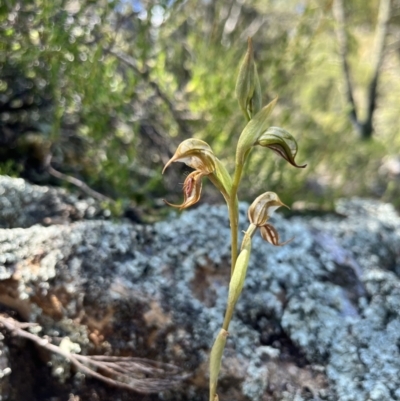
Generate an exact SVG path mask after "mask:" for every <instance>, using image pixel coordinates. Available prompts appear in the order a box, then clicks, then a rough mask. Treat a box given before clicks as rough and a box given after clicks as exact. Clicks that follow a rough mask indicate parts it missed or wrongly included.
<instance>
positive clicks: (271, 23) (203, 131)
mask: <svg viewBox="0 0 400 401" xmlns="http://www.w3.org/2000/svg"><path fill="white" fill-rule="evenodd" d="M331 5H332V2H329V1H322V2H320V1H316V0H307V1H302V2H298V1H294V0H289V1H287V2H284V3H280V2H272V1H261V0H248V1H246V2H233V3H232V2H224V1H222V0H218V1H212V2H198V1H195V0H188V1H185V2H184V1H175V2H167V1H165V2H160V1H155V0H150V1H146V2H140V3H139V2H138V3H137V4H136V6H135V7H136V8H135V9H132V7H131V6H130V5H129V3H127V2H119V1H114V2H110V1H106V0H100V1H96V2H93V1H89V0H83V1H81V2H78V1H74V0H56V1H53V2H48V1H44V0H33V1H31V2H16V1H8V2H3V3H1V5H0V30H1V32H0V33H1V35H2V38H3V40H2V41H1V42H0V121H1V124H0V145H1V146H0V163H4V162H7V161H8V160H14V161H15V164H16V165H18V166H22V171H21V174H22V175H23V176H25V177H28V178H30V179H31V180H34V181H36V182H40V183H44V182H48V181H49V180H50V179H51V182H54V178H50V175H49V173H48V170H47V168H46V165H47V164H46V163H48V161H49V159H50V158H51V165H52V167H53V168H55V169H56V170H59V171H61V172H63V173H65V174H68V175H71V176H74V177H77V178H79V179H81V180H83V181H84V182H86V183H87V184H88V185H89V186H91V187H92V188H93V189H95V190H97V191H99V192H101V193H103V194H105V195H107V196H109V197H111V198H113V199H115V200H118V199H124V202H123V203H124V204H128V203H129V201H133V202H134V203H136V204H143V205H147V206H150V207H154V206H155V205H158V204H159V203H160V199H161V198H163V197H164V196H165V191H166V190H168V192H169V193H171V192H173V193H175V194H176V197H177V196H178V194H179V192H180V187H179V185H177V184H176V182H177V181H176V177H177V175H178V173H176V174H177V175H176V176H171V177H168V178H170V179H169V180H166V181H164V182H163V181H162V180H161V165H162V162H165V161H166V160H168V158H169V157H170V156H171V154H172V151H173V148H174V146H175V145H176V144H177V143H179V142H180V141H181V140H183V139H185V138H188V137H191V136H195V137H196V138H199V139H202V140H204V141H206V142H208V143H209V144H210V145H211V146H212V148H213V149H214V150H215V151H216V152H217V153H218V154H219V155H220V160H221V162H222V163H224V164H225V165H226V166H227V167H228V168H232V167H233V166H234V163H235V160H234V158H233V157H232V155H231V154H230V152H229V151H226V149H230V148H231V146H232V144H233V143H235V142H236V141H237V139H238V137H239V134H240V131H241V128H240V127H241V125H242V118H241V116H240V113H239V112H238V111H237V101H236V99H235V96H234V91H232V88H234V87H235V79H236V75H237V73H238V65H239V63H240V60H242V57H243V51H242V50H243V43H244V42H245V41H246V39H247V37H248V36H254V38H255V39H254V51H255V55H256V59H257V60H258V63H257V67H258V76H259V79H260V82H261V84H262V86H264V87H265V86H267V88H268V89H267V91H264V92H262V103H263V104H267V103H269V102H270V101H271V100H272V99H274V98H275V97H276V96H277V95H278V94H279V102H278V105H277V107H276V109H275V111H274V113H273V115H272V120H271V125H272V126H284V127H285V129H287V130H288V131H289V132H290V133H291V134H293V135H294V136H295V137H296V138H297V139H299V140H301V143H302V147H301V149H300V151H299V152H300V153H299V155H298V157H299V159H300V160H302V161H303V160H304V161H305V162H306V163H308V168H307V170H305V171H301V172H298V173H294V172H292V171H290V170H289V171H286V169H285V171H284V170H281V169H280V168H277V167H278V166H279V164H280V163H282V161H280V160H278V159H277V158H274V157H265V154H264V152H262V150H261V149H258V150H254V151H253V152H252V153H251V155H250V158H249V161H248V163H247V165H246V166H245V171H246V174H247V175H248V177H249V180H248V181H247V183H248V184H246V183H244V185H243V187H242V188H241V195H242V196H244V198H245V199H247V200H250V199H252V198H253V197H254V195H256V194H257V193H258V191H259V190H260V188H261V187H262V185H261V184H260V183H262V182H268V184H269V186H270V187H269V189H271V190H273V191H279V193H281V194H282V197H285V198H286V199H292V200H293V201H295V200H298V201H306V202H311V203H314V204H315V203H316V204H320V205H324V206H329V204H330V203H331V202H332V197H338V196H351V195H362V196H378V197H382V196H384V197H385V199H386V200H389V201H391V200H393V199H395V198H394V196H395V195H394V194H395V192H394V191H393V190H389V189H388V188H392V187H395V186H396V185H395V184H394V181H393V177H391V176H388V177H386V178H385V177H382V176H380V175H379V174H378V171H381V170H380V168H379V167H380V165H381V164H382V160H383V158H384V157H386V156H395V155H396V154H398V153H399V151H400V140H399V138H400V135H399V127H400V114H399V113H398V107H396V105H397V103H398V101H397V100H398V94H399V93H400V79H399V78H400V76H399V75H400V66H399V58H398V56H397V55H396V52H394V51H388V52H386V56H385V60H384V68H383V69H382V74H381V77H380V81H379V82H380V84H379V88H378V89H379V99H378V109H377V112H376V114H375V119H374V128H375V136H374V139H373V145H368V144H361V143H360V142H359V140H358V138H357V137H356V135H355V134H354V133H353V132H352V127H351V125H350V123H349V122H348V120H347V115H346V108H347V104H346V99H345V96H344V93H343V76H342V71H341V68H340V62H339V58H338V52H337V41H336V37H335V32H334V26H335V23H334V20H333V18H332V12H331V11H332V10H331ZM378 6H379V2H378V1H377V0H376V1H375V0H374V1H373V2H367V3H366V2H362V1H355V2H350V3H349V2H346V9H345V11H346V19H347V22H348V27H347V28H348V29H347V32H348V34H349V39H350V40H349V50H350V55H349V62H350V66H351V71H352V80H353V82H354V86H355V95H356V100H357V102H358V103H359V104H360V105H361V106H362V104H363V103H362V99H363V98H364V87H365V83H366V82H367V81H368V79H369V77H370V75H371V71H372V69H371V68H372V67H371V63H370V59H371V57H372V53H371V52H372V51H373V48H372V46H371V43H372V42H373V39H374V31H375V25H376V16H377V10H378ZM391 23H392V26H393V29H391V31H390V32H391V33H390V38H389V41H388V42H390V43H396V35H397V36H398V24H399V21H398V19H396V17H395V16H394V17H393V18H392V21H391ZM397 40H398V38H397ZM393 49H394V48H393ZM362 113H363V110H361V114H362ZM32 135H33V136H34V137H35V138H36V139H35V140H34V141H32V140H31V138H32ZM39 137H40V138H41V139H38V138H39ZM277 165H278V166H277ZM58 182H59V183H60V184H61V185H62V184H63V182H62V181H58ZM205 190H206V191H209V195H208V199H214V198H213V196H214V195H213V192H212V190H210V189H209V188H207V187H206V188H205ZM293 194H296V196H295V197H294V196H293ZM390 194H393V195H390ZM295 198H296V199H295Z"/></svg>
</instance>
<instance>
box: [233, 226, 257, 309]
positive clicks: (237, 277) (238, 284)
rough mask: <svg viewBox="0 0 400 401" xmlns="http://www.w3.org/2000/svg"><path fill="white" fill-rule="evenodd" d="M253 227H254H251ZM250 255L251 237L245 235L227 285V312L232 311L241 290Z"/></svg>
mask: <svg viewBox="0 0 400 401" xmlns="http://www.w3.org/2000/svg"><path fill="white" fill-rule="evenodd" d="M253 227H254V226H253ZM250 253H251V236H250V235H247V236H246V235H245V237H244V238H243V243H242V249H241V251H240V253H239V256H238V258H237V260H236V264H235V269H234V270H233V274H232V277H231V281H230V283H229V294H228V310H230V311H233V309H234V307H235V305H236V302H237V301H238V299H239V296H240V294H241V293H242V290H243V285H244V281H245V279H246V273H247V267H248V265H249V260H250Z"/></svg>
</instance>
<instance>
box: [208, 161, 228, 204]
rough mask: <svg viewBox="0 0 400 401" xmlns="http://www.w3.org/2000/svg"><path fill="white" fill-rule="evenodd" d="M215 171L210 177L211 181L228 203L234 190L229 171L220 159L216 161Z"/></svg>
mask: <svg viewBox="0 0 400 401" xmlns="http://www.w3.org/2000/svg"><path fill="white" fill-rule="evenodd" d="M214 162H215V170H214V172H213V173H212V174H210V175H209V176H208V178H209V179H210V181H211V182H212V183H213V184H214V185H215V186H216V188H217V189H218V190H219V191H220V192H221V194H222V195H223V197H224V198H225V200H226V201H227V202H228V201H229V199H230V193H231V190H232V178H231V176H230V175H229V173H228V170H227V169H226V168H225V166H224V165H223V164H222V163H221V161H220V160H219V159H218V158H215V159H214Z"/></svg>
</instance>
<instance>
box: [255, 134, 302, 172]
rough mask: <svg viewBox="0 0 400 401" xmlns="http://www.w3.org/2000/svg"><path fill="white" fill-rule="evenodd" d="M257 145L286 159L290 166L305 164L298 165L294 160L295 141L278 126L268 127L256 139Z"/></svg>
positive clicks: (295, 152)
mask: <svg viewBox="0 0 400 401" xmlns="http://www.w3.org/2000/svg"><path fill="white" fill-rule="evenodd" d="M257 145H260V146H263V147H267V148H270V149H272V150H273V151H274V152H276V153H277V154H278V155H279V156H281V157H283V158H284V159H285V160H287V161H288V162H289V163H290V164H291V165H292V166H295V167H299V168H304V167H306V166H307V165H306V164H304V165H303V166H299V165H297V164H296V162H295V161H294V158H295V156H296V154H297V142H296V140H295V139H294V138H293V136H292V135H291V134H289V132H287V131H286V130H284V129H283V128H279V127H270V128H268V130H266V131H265V132H264V133H263V134H262V135H261V136H260V137H259V138H258V141H257Z"/></svg>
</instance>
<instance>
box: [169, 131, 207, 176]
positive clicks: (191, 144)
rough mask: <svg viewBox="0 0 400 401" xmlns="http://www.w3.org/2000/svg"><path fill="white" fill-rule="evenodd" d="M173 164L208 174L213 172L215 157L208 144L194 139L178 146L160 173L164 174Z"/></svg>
mask: <svg viewBox="0 0 400 401" xmlns="http://www.w3.org/2000/svg"><path fill="white" fill-rule="evenodd" d="M174 162H181V163H185V164H186V165H187V166H189V167H191V168H193V169H195V170H199V171H201V172H203V173H204V174H210V173H212V172H213V171H214V170H215V156H214V153H213V151H212V149H211V147H210V146H209V145H208V143H206V142H204V141H201V140H200V139H195V138H190V139H186V140H185V141H183V142H182V143H181V144H180V145H179V146H178V149H177V150H176V152H175V154H174V155H173V156H172V158H171V159H170V160H169V161H168V163H167V164H166V165H165V167H164V169H163V171H162V172H163V173H164V171H165V170H166V168H167V167H168V166H169V165H170V164H171V163H174Z"/></svg>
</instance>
